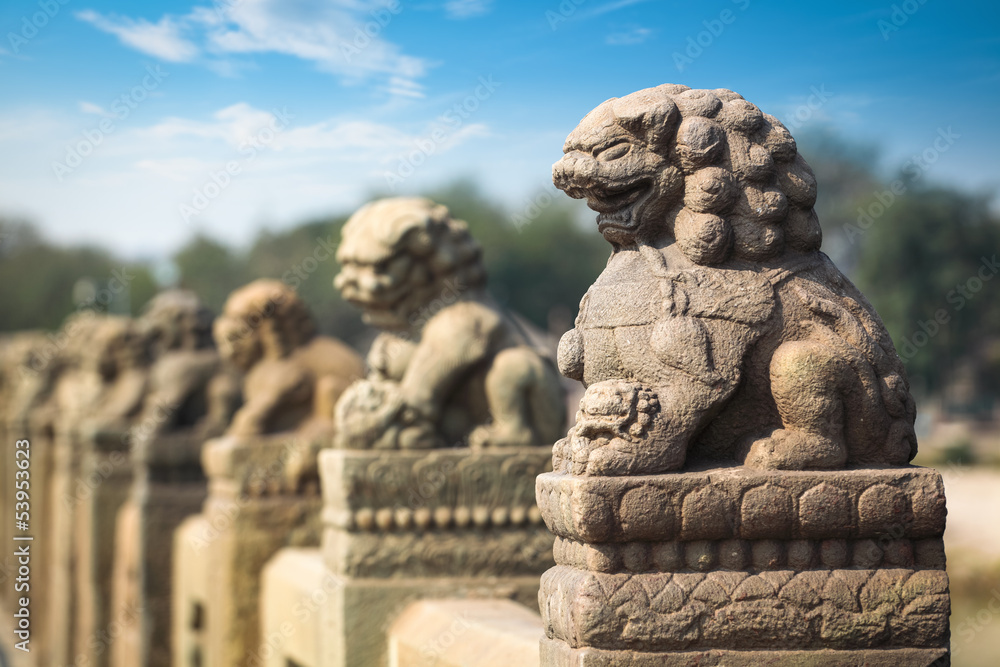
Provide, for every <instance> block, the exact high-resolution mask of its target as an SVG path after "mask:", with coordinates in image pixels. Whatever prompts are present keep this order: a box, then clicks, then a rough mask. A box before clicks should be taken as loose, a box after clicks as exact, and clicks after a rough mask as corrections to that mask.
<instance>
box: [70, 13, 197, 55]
mask: <svg viewBox="0 0 1000 667" xmlns="http://www.w3.org/2000/svg"><path fill="white" fill-rule="evenodd" d="M76 17H77V18H78V19H80V20H81V21H85V22H87V23H89V24H91V25H92V26H94V27H95V28H97V29H98V30H103V31H104V32H107V33H111V34H112V35H114V36H116V37H117V38H118V39H119V40H121V42H122V44H125V45H126V46H130V47H132V48H133V49H135V50H137V51H141V52H142V53H145V54H148V55H151V56H155V57H156V58H160V59H161V60H166V61H167V62H172V63H185V62H191V61H192V60H194V59H195V57H197V56H198V47H197V46H195V45H194V44H193V43H192V42H190V41H188V40H186V39H184V38H183V37H182V36H181V29H182V23H181V22H178V21H175V20H174V19H173V18H172V17H170V16H164V17H163V18H161V19H160V20H159V21H157V22H156V23H150V22H149V21H147V20H145V19H138V20H134V19H130V18H127V17H119V16H115V15H114V14H111V15H109V16H101V15H100V14H98V13H97V12H95V11H92V10H89V9H88V10H85V11H82V12H77V13H76Z"/></svg>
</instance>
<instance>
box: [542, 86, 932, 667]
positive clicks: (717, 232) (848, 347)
mask: <svg viewBox="0 0 1000 667" xmlns="http://www.w3.org/2000/svg"><path fill="white" fill-rule="evenodd" d="M564 153H565V154H564V156H563V157H562V159H560V160H559V162H557V163H556V164H555V165H554V166H553V171H552V174H553V180H554V182H555V185H556V187H558V188H560V189H561V190H563V191H564V192H566V194H568V195H569V196H571V197H574V198H577V199H586V201H587V205H588V206H589V207H590V208H592V209H594V210H595V211H597V213H598V216H597V228H598V231H600V233H601V234H602V235H603V236H604V238H605V240H607V241H608V242H609V243H610V244H611V245H612V248H613V250H612V254H611V257H610V259H609V260H608V264H607V266H606V267H605V269H604V271H603V272H602V273H601V275H600V276H599V277H598V278H597V279H596V280H595V282H594V284H593V285H592V286H591V287H590V289H589V290H588V291H587V294H586V295H585V296H584V298H583V300H582V301H581V303H580V313H579V315H578V317H577V319H576V322H575V326H574V328H573V329H571V330H570V331H568V332H566V334H564V336H563V337H562V340H561V341H560V343H559V353H558V359H559V370H560V371H561V372H562V373H563V375H565V376H566V377H569V378H573V379H576V380H580V381H581V382H583V383H584V385H585V386H586V392H585V393H584V396H583V399H582V400H581V402H580V411H579V412H578V413H577V421H576V424H575V425H574V426H573V427H572V428H571V429H570V430H569V432H568V434H567V436H566V437H565V438H563V439H562V440H559V441H558V442H557V443H556V444H555V446H554V449H553V472H551V473H547V474H544V475H542V476H540V477H539V479H538V486H537V492H538V505H539V507H540V508H541V511H542V516H543V517H544V519H545V523H546V525H547V526H548V527H549V529H550V530H552V531H553V532H554V533H555V534H556V536H557V539H556V543H555V561H556V566H555V567H554V568H552V569H551V570H549V571H548V572H546V573H545V575H544V576H543V577H542V585H541V593H540V607H541V612H542V617H543V621H544V623H545V626H546V627H545V630H546V637H545V639H544V640H542V654H541V656H542V665H544V666H547V667H556V666H559V667H570V665H572V666H573V667H586V666H589V665H593V666H597V665H600V666H601V667H614V666H619V665H620V666H622V667H624V666H626V665H627V666H628V667H647V666H648V667H652V666H653V665H656V666H670V665H678V666H679V665H727V667H739V666H744V665H746V666H747V667H749V666H750V665H764V664H767V665H789V666H791V665H830V666H833V665H845V666H846V665H886V666H888V665H893V666H898V665H906V666H911V665H912V666H914V667H916V666H921V667H923V666H927V665H931V664H935V665H944V664H946V663H947V662H948V660H949V645H948V641H949V635H948V632H949V630H948V617H949V613H950V598H949V592H948V576H947V574H946V573H945V558H944V545H943V541H942V536H943V533H944V522H945V500H944V490H943V487H942V483H941V477H940V475H938V473H937V472H935V471H933V470H928V469H925V468H917V467H912V466H910V465H909V462H910V461H911V460H912V459H913V457H914V456H915V455H916V453H917V438H916V433H915V431H914V421H915V418H916V405H915V403H914V400H913V397H912V396H911V395H910V391H909V385H908V382H907V379H906V369H905V367H904V364H903V361H902V360H901V359H900V357H899V355H897V354H896V351H895V349H894V348H893V344H892V339H891V338H890V336H889V333H888V331H886V329H885V327H884V325H883V324H882V322H881V320H880V319H879V316H878V314H877V313H876V312H875V310H874V308H873V307H872V306H871V304H870V303H869V302H868V301H867V300H866V299H865V297H864V295H862V294H861V293H860V292H859V291H858V289H857V288H856V287H854V285H852V284H851V282H850V281H849V280H848V279H847V278H846V277H845V276H844V275H843V274H842V273H841V272H840V271H839V270H838V269H837V267H836V266H834V265H833V263H832V262H831V261H830V259H829V257H827V256H826V255H824V254H823V253H822V252H820V245H821V242H822V237H823V234H822V229H821V227H820V224H819V219H818V217H817V215H816V211H815V209H814V204H815V202H816V193H817V184H816V177H815V175H814V174H813V172H812V170H811V169H810V168H809V165H808V164H807V163H806V162H805V160H804V159H803V158H802V156H801V155H799V154H798V150H797V147H796V144H795V140H794V139H793V138H792V136H791V134H790V133H789V132H788V130H787V129H786V128H785V127H784V126H783V125H782V124H781V122H780V121H779V120H778V119H777V118H775V117H774V116H771V115H769V114H767V113H764V112H763V111H761V110H760V109H759V108H757V107H756V106H754V105H753V104H752V103H750V102H749V101H747V100H746V99H744V98H743V97H742V96H741V95H739V94H738V93H735V92H733V91H732V90H726V89H722V88H720V89H716V90H692V89H690V88H688V87H687V86H683V85H677V84H663V85H660V86H656V87H655V88H647V89H645V90H640V91H637V92H635V93H632V94H630V95H626V96H624V97H621V98H612V99H609V100H607V101H606V102H603V103H602V104H601V105H599V106H598V107H597V108H596V109H594V110H593V111H591V112H590V113H589V114H587V115H586V116H585V117H584V119H583V120H582V121H581V122H580V125H579V126H578V127H577V128H576V129H575V130H573V132H572V133H571V134H570V135H569V137H568V138H567V140H566V143H565V144H564Z"/></svg>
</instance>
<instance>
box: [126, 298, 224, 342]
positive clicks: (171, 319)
mask: <svg viewBox="0 0 1000 667" xmlns="http://www.w3.org/2000/svg"><path fill="white" fill-rule="evenodd" d="M213 318H214V315H213V314H212V311H211V310H209V309H208V308H207V307H206V306H205V305H204V304H202V303H201V300H200V299H199V298H198V295H196V294H195V293H194V292H191V291H189V290H179V289H173V290H165V291H163V292H160V293H159V294H157V295H156V296H154V297H153V298H152V299H150V301H149V303H147V304H146V307H145V308H144V309H143V313H142V317H140V319H139V326H140V328H141V329H142V331H143V332H144V333H145V334H146V335H147V336H148V337H149V339H150V344H151V345H152V347H153V350H154V355H155V356H158V355H160V354H162V353H163V352H166V351H169V350H200V349H202V348H206V347H211V346H212V320H213Z"/></svg>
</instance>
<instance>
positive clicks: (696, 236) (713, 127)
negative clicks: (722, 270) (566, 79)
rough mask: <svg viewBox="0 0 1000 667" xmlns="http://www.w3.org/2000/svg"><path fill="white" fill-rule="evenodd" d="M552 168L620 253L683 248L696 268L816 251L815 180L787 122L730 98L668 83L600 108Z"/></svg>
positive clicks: (559, 182) (727, 93)
mask: <svg viewBox="0 0 1000 667" xmlns="http://www.w3.org/2000/svg"><path fill="white" fill-rule="evenodd" d="M563 151H564V153H565V155H564V156H563V158H562V159H561V160H560V161H559V162H557V163H556V164H555V165H554V166H553V168H552V176H553V181H554V182H555V184H556V187H558V188H560V189H561V190H564V191H565V192H566V193H567V194H568V195H570V196H571V197H575V198H577V199H586V200H587V205H588V206H589V207H590V208H592V209H594V210H595V211H597V212H598V216H597V224H598V229H599V230H600V231H601V233H602V234H603V235H604V237H605V238H606V239H607V240H608V241H609V242H611V243H612V244H615V245H618V246H629V245H633V244H635V243H637V242H642V243H653V242H657V241H661V242H662V241H664V240H665V241H667V242H669V241H670V239H671V237H672V238H673V239H674V240H676V243H677V245H678V247H679V248H680V250H681V251H682V252H683V253H684V254H685V255H686V256H687V257H688V258H689V259H691V260H692V261H694V262H696V263H698V264H703V265H709V264H719V263H721V262H723V261H725V260H727V259H729V258H734V259H745V260H750V261H760V260H765V259H770V258H773V257H775V256H777V255H780V254H781V253H782V252H784V251H785V250H786V249H788V250H793V251H798V252H811V251H814V250H817V249H819V246H820V242H821V240H822V233H821V231H820V227H819V221H818V219H817V217H816V213H815V211H814V210H813V204H814V203H815V201H816V179H815V177H814V176H813V173H812V170H811V169H810V168H809V165H807V164H806V162H805V160H804V159H802V156H800V155H799V154H798V152H797V150H796V146H795V140H794V139H792V135H791V134H790V133H789V132H788V130H787V129H785V127H784V126H783V125H782V124H781V122H780V121H778V119H776V118H774V117H773V116H770V115H768V114H765V113H762V112H761V111H760V109H758V108H757V107H756V106H754V105H753V104H751V103H750V102H747V101H746V100H744V99H743V98H742V97H741V96H740V95H738V94H737V93H734V92H733V91H731V90H725V89H719V90H691V89H690V88H688V87H687V86H680V85H674V84H664V85H662V86H657V87H656V88H647V89H645V90H640V91H638V92H635V93H632V94H631V95H627V96H626V97H622V98H612V99H610V100H607V101H606V102H604V103H602V104H601V105H600V106H598V107H597V108H596V109H594V110H593V111H591V112H590V113H589V114H587V116H586V117H585V118H584V119H583V120H582V121H581V122H580V124H579V125H578V126H577V128H576V129H575V130H573V132H572V133H571V134H570V135H569V137H568V138H567V139H566V144H565V145H564V147H563Z"/></svg>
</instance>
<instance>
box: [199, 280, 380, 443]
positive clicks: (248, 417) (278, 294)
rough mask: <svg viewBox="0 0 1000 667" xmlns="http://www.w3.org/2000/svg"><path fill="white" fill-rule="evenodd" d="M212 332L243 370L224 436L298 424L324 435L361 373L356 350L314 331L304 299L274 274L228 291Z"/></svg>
mask: <svg viewBox="0 0 1000 667" xmlns="http://www.w3.org/2000/svg"><path fill="white" fill-rule="evenodd" d="M213 333H214V336H215V341H216V345H218V348H219V353H220V354H221V355H222V357H223V358H224V359H225V360H226V361H227V362H228V363H230V364H231V365H232V366H234V367H235V368H237V369H238V370H240V371H241V372H242V373H244V380H243V405H242V406H241V407H240V409H239V410H238V411H237V412H236V414H235V416H234V417H233V420H232V423H231V424H230V425H229V428H228V429H227V431H226V433H227V434H229V435H238V436H253V435H260V434H267V433H279V432H283V431H292V430H296V429H298V430H301V431H308V432H310V433H321V434H323V435H326V436H329V434H330V428H331V426H332V420H333V406H334V405H335V404H336V403H337V400H339V398H340V395H341V394H342V393H343V391H344V389H346V388H347V387H348V386H349V385H350V384H351V383H352V382H353V381H354V380H356V379H358V378H360V377H361V376H362V374H363V364H362V362H361V359H360V358H359V357H358V355H357V354H356V353H355V352H354V351H353V350H351V349H350V348H349V347H347V346H346V345H345V344H343V343H342V342H340V341H338V340H335V339H333V338H328V337H326V336H319V335H317V333H316V323H315V321H314V320H313V317H312V314H311V313H310V312H309V310H308V308H307V307H306V305H305V304H304V303H303V302H302V300H301V299H300V298H299V296H298V295H297V294H296V293H295V290H293V289H291V288H290V287H288V286H287V285H285V284H284V283H282V282H280V281H277V280H257V281H254V282H252V283H250V284H249V285H246V286H244V287H242V288H240V289H238V290H236V291H235V292H233V293H232V294H230V295H229V299H228V300H227V301H226V305H225V308H224V310H223V312H222V315H220V316H219V318H218V319H216V321H215V324H214V326H213ZM314 455H315V453H313V456H314Z"/></svg>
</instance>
